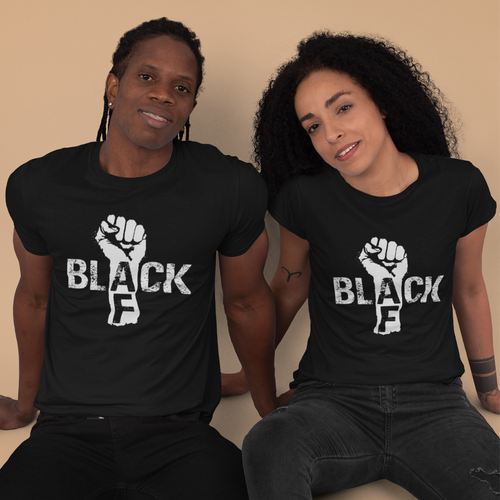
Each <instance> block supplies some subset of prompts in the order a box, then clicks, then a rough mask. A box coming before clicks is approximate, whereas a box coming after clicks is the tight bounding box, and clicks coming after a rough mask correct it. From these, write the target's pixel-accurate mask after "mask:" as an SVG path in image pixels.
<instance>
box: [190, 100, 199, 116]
mask: <svg viewBox="0 0 500 500" xmlns="http://www.w3.org/2000/svg"><path fill="white" fill-rule="evenodd" d="M197 104H198V101H197V100H196V99H195V100H194V102H193V108H192V109H191V113H192V112H193V109H194V108H196V105H197Z"/></svg>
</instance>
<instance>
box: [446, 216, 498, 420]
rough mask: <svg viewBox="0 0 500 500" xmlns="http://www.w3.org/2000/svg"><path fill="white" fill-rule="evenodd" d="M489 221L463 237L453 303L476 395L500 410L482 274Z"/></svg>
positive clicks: (490, 327)
mask: <svg viewBox="0 0 500 500" xmlns="http://www.w3.org/2000/svg"><path fill="white" fill-rule="evenodd" d="M487 226H488V225H487V224H485V225H484V226H481V227H479V228H478V229H476V230H474V231H472V233H470V234H468V235H467V236H464V237H463V238H460V240H459V241H458V243H457V252H456V257H455V268H454V273H453V306H454V307H455V311H456V313H457V318H458V322H459V324H460V331H461V333H462V338H463V341H464V345H465V350H466V351H467V357H468V358H469V364H470V367H471V371H472V376H473V378H474V384H475V386H476V390H477V394H478V396H479V399H480V400H481V404H482V405H483V407H484V408H486V409H487V410H489V411H492V412H494V413H500V392H499V390H498V384H497V375H496V368H495V357H494V352H493V328H492V323H491V314H490V306H489V302H488V294H487V291H486V286H485V283H484V279H483V273H482V252H483V243H484V238H485V235H486V229H487Z"/></svg>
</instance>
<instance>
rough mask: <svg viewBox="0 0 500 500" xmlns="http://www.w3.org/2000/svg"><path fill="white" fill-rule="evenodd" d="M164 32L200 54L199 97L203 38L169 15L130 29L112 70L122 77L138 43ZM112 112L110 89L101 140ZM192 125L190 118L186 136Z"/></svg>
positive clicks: (104, 111)
mask: <svg viewBox="0 0 500 500" xmlns="http://www.w3.org/2000/svg"><path fill="white" fill-rule="evenodd" d="M161 35H168V36H170V37H172V38H175V39H176V40H179V41H181V42H184V43H186V44H187V45H188V47H189V48H190V49H191V50H192V52H193V54H194V56H195V58H196V63H197V65H198V81H197V82H196V90H195V97H196V95H197V94H198V92H199V90H200V87H201V83H202V81H203V63H204V62H205V58H204V57H203V55H202V54H201V42H200V40H199V39H198V38H197V37H196V33H194V32H193V31H191V30H190V29H189V28H187V27H186V26H184V25H183V24H182V23H179V22H177V21H171V20H170V19H167V18H166V17H162V18H160V19H153V20H152V21H146V22H144V23H142V24H140V25H139V26H137V27H135V28H133V29H131V30H129V31H127V32H126V33H125V34H124V35H123V36H122V37H121V38H120V41H119V42H118V46H117V47H116V50H115V53H114V54H113V59H112V62H113V67H112V68H111V70H110V73H111V74H113V75H115V76H117V77H118V79H120V78H121V77H122V76H123V74H124V73H125V70H126V69H127V65H128V63H129V61H130V58H131V57H132V55H133V53H134V51H135V49H136V47H137V44H138V43H139V42H142V41H144V40H147V39H150V38H155V37H157V36H161ZM112 114H113V110H112V109H109V103H108V97H107V95H106V92H104V110H103V114H102V119H101V124H100V126H99V130H98V132H97V141H100V140H101V138H102V140H103V141H105V140H106V130H107V128H108V126H109V120H111V116H112ZM189 126H190V124H189V119H188V121H187V123H186V140H188V139H189ZM182 135H183V132H182V131H181V132H179V138H180V139H182Z"/></svg>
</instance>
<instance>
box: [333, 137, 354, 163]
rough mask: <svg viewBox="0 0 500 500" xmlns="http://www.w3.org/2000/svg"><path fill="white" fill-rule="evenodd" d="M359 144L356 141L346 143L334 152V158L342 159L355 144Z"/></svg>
mask: <svg viewBox="0 0 500 500" xmlns="http://www.w3.org/2000/svg"><path fill="white" fill-rule="evenodd" d="M358 144H359V141H358V142H353V143H351V144H348V145H347V146H344V147H343V148H341V149H339V150H338V151H337V152H336V153H335V158H338V159H339V160H342V159H344V158H345V157H346V156H347V155H348V154H349V153H350V152H351V151H352V150H353V149H354V148H356V146H357V145H358Z"/></svg>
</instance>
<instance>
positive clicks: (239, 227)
mask: <svg viewBox="0 0 500 500" xmlns="http://www.w3.org/2000/svg"><path fill="white" fill-rule="evenodd" d="M235 168H237V169H238V180H237V182H238V185H237V196H236V203H235V205H236V209H235V210H234V216H233V217H232V218H231V227H230V230H229V231H228V234H227V235H226V237H225V238H224V239H223V241H222V243H221V245H220V246H219V249H218V250H219V253H221V254H222V255H225V256H227V257H236V256H238V255H242V254H244V253H245V252H246V251H247V250H248V249H249V248H250V247H251V246H252V245H253V243H254V242H255V240H256V239H257V238H258V237H259V236H260V235H261V233H262V231H264V227H265V224H264V217H265V215H266V210H267V188H266V184H265V182H264V180H263V179H262V177H261V176H260V174H259V173H258V172H257V170H255V168H254V167H253V166H252V165H250V164H249V163H244V162H240V161H238V162H237V163H236V167H235Z"/></svg>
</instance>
